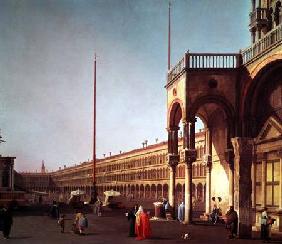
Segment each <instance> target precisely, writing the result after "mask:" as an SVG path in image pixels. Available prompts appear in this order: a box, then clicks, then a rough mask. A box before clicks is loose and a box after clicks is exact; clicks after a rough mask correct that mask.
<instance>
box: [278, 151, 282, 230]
mask: <svg viewBox="0 0 282 244" xmlns="http://www.w3.org/2000/svg"><path fill="white" fill-rule="evenodd" d="M277 154H278V156H279V157H280V172H279V175H280V178H279V181H280V182H279V209H280V210H281V211H282V150H281V151H279V152H278V153H277ZM281 227H282V222H281Z"/></svg>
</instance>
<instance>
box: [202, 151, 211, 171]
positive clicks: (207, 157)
mask: <svg viewBox="0 0 282 244" xmlns="http://www.w3.org/2000/svg"><path fill="white" fill-rule="evenodd" d="M203 161H204V164H205V165H206V166H207V168H210V167H211V166H212V156H211V155H210V154H205V155H204V157H203Z"/></svg>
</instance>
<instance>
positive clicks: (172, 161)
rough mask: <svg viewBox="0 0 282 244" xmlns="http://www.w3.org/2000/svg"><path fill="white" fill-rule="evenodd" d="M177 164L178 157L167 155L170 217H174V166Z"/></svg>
mask: <svg viewBox="0 0 282 244" xmlns="http://www.w3.org/2000/svg"><path fill="white" fill-rule="evenodd" d="M178 162H179V155H172V154H169V155H168V164H169V167H170V174H169V195H168V200H169V204H170V206H171V208H172V217H173V218H174V216H175V173H176V166H177V165H178Z"/></svg>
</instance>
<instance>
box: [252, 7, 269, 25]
mask: <svg viewBox="0 0 282 244" xmlns="http://www.w3.org/2000/svg"><path fill="white" fill-rule="evenodd" d="M267 11H268V9H267V8H256V9H255V10H254V11H253V12H251V13H250V29H252V28H254V27H256V25H258V24H259V25H261V26H263V25H267V15H268V12H267Z"/></svg>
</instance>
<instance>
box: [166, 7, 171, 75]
mask: <svg viewBox="0 0 282 244" xmlns="http://www.w3.org/2000/svg"><path fill="white" fill-rule="evenodd" d="M170 8H171V2H170V1H169V2H168V57H167V70H170Z"/></svg>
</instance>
